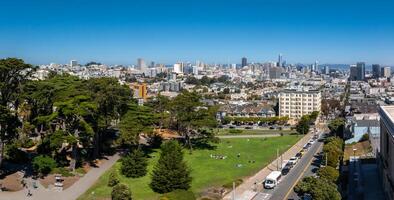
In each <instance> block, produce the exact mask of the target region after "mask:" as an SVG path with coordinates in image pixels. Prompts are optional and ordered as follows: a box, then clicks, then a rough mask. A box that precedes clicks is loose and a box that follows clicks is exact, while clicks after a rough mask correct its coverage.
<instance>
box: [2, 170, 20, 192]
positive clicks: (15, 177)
mask: <svg viewBox="0 0 394 200" xmlns="http://www.w3.org/2000/svg"><path fill="white" fill-rule="evenodd" d="M21 181H22V177H21V176H20V175H19V174H18V173H17V172H15V173H13V174H10V175H8V176H6V177H5V178H4V179H3V180H1V181H0V184H1V187H2V188H3V189H4V190H7V191H11V192H15V191H19V190H22V189H23V186H22V184H21Z"/></svg>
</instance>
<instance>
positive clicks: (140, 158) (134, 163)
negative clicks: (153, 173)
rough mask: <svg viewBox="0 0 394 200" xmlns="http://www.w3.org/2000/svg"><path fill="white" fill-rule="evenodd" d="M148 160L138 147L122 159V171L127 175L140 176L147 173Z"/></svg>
mask: <svg viewBox="0 0 394 200" xmlns="http://www.w3.org/2000/svg"><path fill="white" fill-rule="evenodd" d="M147 166H148V161H147V159H146V158H145V156H144V153H143V152H142V151H141V150H139V149H137V150H134V151H133V152H132V153H130V154H128V155H127V156H126V157H124V158H123V159H122V167H121V169H120V170H121V172H122V174H123V175H125V176H126V177H131V178H138V177H142V176H145V175H146V173H147V169H146V168H147Z"/></svg>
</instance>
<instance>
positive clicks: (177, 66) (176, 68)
mask: <svg viewBox="0 0 394 200" xmlns="http://www.w3.org/2000/svg"><path fill="white" fill-rule="evenodd" d="M173 72H174V73H177V74H181V73H183V65H182V64H181V63H175V64H174V69H173Z"/></svg>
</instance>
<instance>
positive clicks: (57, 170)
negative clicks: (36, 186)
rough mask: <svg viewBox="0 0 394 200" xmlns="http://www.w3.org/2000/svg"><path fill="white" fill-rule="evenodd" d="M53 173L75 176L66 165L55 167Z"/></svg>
mask: <svg viewBox="0 0 394 200" xmlns="http://www.w3.org/2000/svg"><path fill="white" fill-rule="evenodd" d="M51 173H52V174H61V175H62V176H64V177H69V176H73V174H72V173H71V172H70V171H69V170H68V169H66V168H64V167H56V168H53V169H52V171H51Z"/></svg>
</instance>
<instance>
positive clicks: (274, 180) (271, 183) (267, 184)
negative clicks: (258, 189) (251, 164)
mask: <svg viewBox="0 0 394 200" xmlns="http://www.w3.org/2000/svg"><path fill="white" fill-rule="evenodd" d="M281 176H282V173H281V172H280V171H273V172H271V173H270V174H268V176H267V177H265V180H264V188H265V189H272V188H274V187H275V186H277V185H278V182H279V180H280V178H281Z"/></svg>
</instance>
